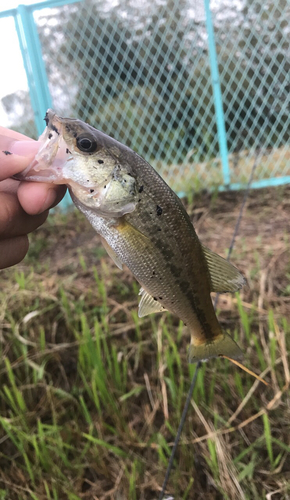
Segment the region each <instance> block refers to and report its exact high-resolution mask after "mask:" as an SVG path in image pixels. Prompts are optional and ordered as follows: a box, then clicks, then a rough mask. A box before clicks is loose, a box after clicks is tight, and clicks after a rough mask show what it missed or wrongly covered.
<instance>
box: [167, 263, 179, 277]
mask: <svg viewBox="0 0 290 500" xmlns="http://www.w3.org/2000/svg"><path fill="white" fill-rule="evenodd" d="M169 269H170V271H171V273H172V274H173V276H175V277H178V278H179V276H180V273H181V269H180V268H179V267H176V266H175V265H174V264H170V267H169Z"/></svg>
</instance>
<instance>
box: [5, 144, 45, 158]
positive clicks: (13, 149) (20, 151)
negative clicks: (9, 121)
mask: <svg viewBox="0 0 290 500" xmlns="http://www.w3.org/2000/svg"><path fill="white" fill-rule="evenodd" d="M38 149H39V142H38V141H15V142H13V143H12V144H11V146H10V148H9V151H10V153H12V154H15V155H18V156H33V155H35V154H36V153H37V151H38Z"/></svg>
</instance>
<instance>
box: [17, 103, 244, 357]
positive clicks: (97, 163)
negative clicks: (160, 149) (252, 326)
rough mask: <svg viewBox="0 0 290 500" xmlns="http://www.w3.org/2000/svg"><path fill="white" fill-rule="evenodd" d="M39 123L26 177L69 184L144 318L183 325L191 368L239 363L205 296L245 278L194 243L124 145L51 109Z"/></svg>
mask: <svg viewBox="0 0 290 500" xmlns="http://www.w3.org/2000/svg"><path fill="white" fill-rule="evenodd" d="M46 118H47V129H46V131H45V133H44V135H43V138H42V142H43V144H44V146H43V148H42V150H41V149H40V151H39V153H38V155H37V156H36V159H35V162H34V163H33V164H32V165H31V167H30V168H29V169H28V170H27V172H25V176H26V179H27V180H42V181H43V180H47V181H49V182H51V181H53V182H56V183H65V184H67V185H68V188H69V190H70V193H71V196H72V199H73V201H74V203H75V205H76V206H77V207H78V208H79V209H80V210H81V212H83V213H84V215H85V216H86V217H87V219H88V220H89V222H90V223H91V224H92V226H93V227H94V228H95V230H96V231H97V232H98V233H99V234H100V235H101V236H102V238H103V240H105V242H106V243H105V245H106V248H107V249H108V250H109V253H110V255H111V256H112V257H113V259H114V260H115V261H116V263H117V265H119V266H121V264H122V263H124V264H126V265H127V266H128V268H129V269H130V270H131V271H132V273H133V275H134V276H135V277H136V279H137V280H138V281H139V283H140V284H141V286H142V290H143V291H142V298H141V302H142V300H143V299H144V300H143V302H144V303H145V302H146V304H147V305H146V307H147V309H146V314H147V313H148V312H151V311H153V310H163V309H167V310H169V311H171V312H172V313H174V314H176V315H177V316H178V317H179V318H181V319H182V321H183V322H184V323H185V324H186V325H187V327H188V328H189V331H190V334H191V347H190V351H189V357H190V361H191V362H195V361H197V360H200V359H205V358H210V357H215V356H218V355H227V356H229V357H232V358H236V357H240V356H241V351H240V349H239V347H238V346H237V344H236V343H235V342H234V341H233V339H232V338H231V337H230V336H228V335H227V334H226V333H224V332H223V331H222V329H221V327H220V325H219V322H218V320H217V318H216V314H215V311H214V308H213V304H212V300H211V296H210V293H211V291H222V289H224V291H233V290H237V289H238V288H240V287H241V286H242V285H243V284H244V279H243V277H242V276H241V275H240V274H239V273H238V271H237V270H236V269H235V268H234V267H233V266H231V264H228V263H227V262H226V261H224V260H223V259H222V258H221V257H219V256H217V255H216V254H214V253H213V252H210V251H207V250H206V249H205V248H204V247H203V246H202V245H201V243H200V241H199V239H198V237H197V235H196V232H195V230H194V227H193V225H192V223H191V221H190V218H189V216H188V214H187V212H186V210H185V208H184V206H183V204H182V203H181V201H180V199H179V198H178V197H177V196H176V194H175V193H174V192H173V191H172V190H171V189H170V188H169V186H168V185H167V184H166V183H165V181H164V180H163V179H162V178H161V177H160V176H159V174H158V173H157V172H156V171H155V170H154V169H153V168H152V166H151V165H149V163H147V162H146V161H145V160H144V159H143V158H141V157H140V156H139V155H138V154H137V153H135V152H134V151H132V150H131V149H130V148H128V147H126V146H125V145H123V144H120V143H119V142H117V141H115V140H114V139H112V138H111V137H109V136H107V135H105V134H103V133H102V132H100V131H98V130H96V129H94V128H93V127H91V126H89V125H87V124H85V123H84V122H82V121H80V120H73V119H68V118H59V117H57V116H56V115H55V114H54V113H53V112H51V111H49V112H48V113H47V117H46ZM49 136H51V137H49ZM83 146H84V147H83ZM64 148H65V150H66V155H67V156H66V158H67V159H66V160H65V161H62V162H61V161H58V159H57V155H58V152H57V151H58V150H61V151H62V153H63V150H64ZM49 151H51V152H52V154H51V157H50V158H49ZM43 172H45V179H44V177H43ZM48 172H49V173H48ZM216 269H217V271H216ZM219 270H220V275H219V274H218V273H219ZM223 273H224V276H222V274H223ZM140 304H141V303H140ZM144 311H145V309H144ZM144 311H143V312H144ZM140 315H141V316H142V315H143V314H142V308H141V310H140Z"/></svg>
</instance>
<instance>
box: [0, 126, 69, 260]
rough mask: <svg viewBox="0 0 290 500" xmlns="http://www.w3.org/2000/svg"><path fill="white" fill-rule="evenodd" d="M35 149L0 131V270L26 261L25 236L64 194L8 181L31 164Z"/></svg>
mask: <svg viewBox="0 0 290 500" xmlns="http://www.w3.org/2000/svg"><path fill="white" fill-rule="evenodd" d="M19 141H21V142H19ZM22 141H25V142H22ZM38 148H39V143H38V142H37V141H34V140H33V139H30V138H29V137H26V136H25V135H22V134H19V133H18V132H14V131H13V130H9V129H6V128H4V127H0V269H3V268H5V267H9V266H13V265H14V264H17V263H18V262H20V261H21V260H22V259H23V258H24V257H25V255H26V253H27V250H28V246H29V242H28V237H27V234H28V233H30V232H32V231H34V230H35V229H36V228H37V227H39V226H40V225H41V224H43V223H44V221H45V220H46V218H47V215H48V209H49V208H51V207H53V206H55V205H57V203H59V202H60V200H61V199H62V198H63V196H64V194H65V190H66V188H65V186H55V185H53V184H48V183H42V182H19V181H16V180H14V179H11V177H12V176H13V175H15V174H17V173H19V172H21V171H22V170H24V169H25V168H26V167H27V166H28V165H29V164H30V162H31V161H32V160H33V158H34V156H35V154H36V153H37V151H38Z"/></svg>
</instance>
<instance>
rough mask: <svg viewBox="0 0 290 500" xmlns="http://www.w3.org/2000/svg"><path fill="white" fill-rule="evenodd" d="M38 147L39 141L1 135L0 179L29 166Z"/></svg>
mask: <svg viewBox="0 0 290 500" xmlns="http://www.w3.org/2000/svg"><path fill="white" fill-rule="evenodd" d="M38 149H39V142H38V141H33V140H28V141H15V140H13V139H11V137H7V136H6V135H0V181H2V180H4V179H7V178H9V177H12V176H13V175H14V174H17V173H18V172H21V171H22V170H24V169H25V168H26V167H28V165H29V164H30V163H31V161H32V160H33V158H34V156H35V155H36V153H37V151H38Z"/></svg>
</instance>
